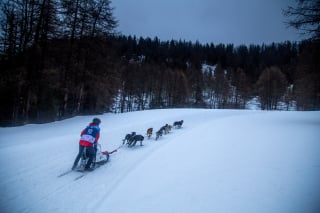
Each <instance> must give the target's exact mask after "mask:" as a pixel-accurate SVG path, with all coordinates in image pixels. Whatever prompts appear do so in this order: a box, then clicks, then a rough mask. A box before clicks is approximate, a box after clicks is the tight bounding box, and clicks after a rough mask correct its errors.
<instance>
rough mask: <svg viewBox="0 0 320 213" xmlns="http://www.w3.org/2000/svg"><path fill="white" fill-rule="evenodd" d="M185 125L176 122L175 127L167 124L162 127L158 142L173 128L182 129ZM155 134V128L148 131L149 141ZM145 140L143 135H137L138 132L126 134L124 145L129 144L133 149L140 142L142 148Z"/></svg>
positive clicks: (157, 137) (157, 136)
mask: <svg viewBox="0 0 320 213" xmlns="http://www.w3.org/2000/svg"><path fill="white" fill-rule="evenodd" d="M182 124H183V120H181V121H175V122H173V125H172V126H171V125H169V124H166V125H164V126H162V127H161V128H160V129H159V130H158V131H157V132H156V138H155V139H156V140H158V139H159V138H160V137H161V136H162V135H163V134H168V133H169V132H170V131H171V129H172V128H176V129H180V128H181V126H182ZM152 134H153V128H152V127H150V128H148V129H147V133H146V135H147V137H148V139H150V138H151V136H152ZM143 140H144V137H143V136H142V135H137V134H136V132H132V133H129V134H126V136H125V138H124V139H123V140H122V144H127V145H128V147H133V146H135V145H136V143H137V142H140V146H143V145H142V141H143Z"/></svg>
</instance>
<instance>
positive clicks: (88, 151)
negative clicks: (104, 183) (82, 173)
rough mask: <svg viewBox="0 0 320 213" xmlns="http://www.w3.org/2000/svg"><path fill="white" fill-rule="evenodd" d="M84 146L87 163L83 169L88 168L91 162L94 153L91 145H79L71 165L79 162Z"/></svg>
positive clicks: (74, 165)
mask: <svg viewBox="0 0 320 213" xmlns="http://www.w3.org/2000/svg"><path fill="white" fill-rule="evenodd" d="M85 148H86V156H87V157H88V158H89V159H88V161H87V165H86V166H85V169H88V168H90V166H91V163H92V161H93V158H94V155H95V149H94V147H92V146H81V145H79V153H78V155H77V157H76V159H75V160H74V163H73V167H76V166H77V165H78V162H79V160H80V158H81V156H82V154H83V152H84V149H85Z"/></svg>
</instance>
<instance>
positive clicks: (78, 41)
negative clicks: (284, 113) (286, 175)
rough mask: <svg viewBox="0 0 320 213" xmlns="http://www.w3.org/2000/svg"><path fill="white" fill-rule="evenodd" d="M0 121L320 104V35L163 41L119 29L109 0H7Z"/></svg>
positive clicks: (0, 52) (0, 51) (0, 44)
mask: <svg viewBox="0 0 320 213" xmlns="http://www.w3.org/2000/svg"><path fill="white" fill-rule="evenodd" d="M0 24H1V26H0V27H1V35H0V36H1V37H0V69H1V77H0V94H1V98H2V101H1V103H0V123H1V125H2V126H8V125H18V124H25V123H42V122H50V121H54V120H60V119H64V118H68V117H72V116H76V115H87V114H96V113H104V112H128V111H134V110H145V109H158V108H173V107H201V108H237V109H243V108H245V107H246V103H247V101H248V100H249V99H251V98H252V97H258V98H259V102H260V104H261V108H262V109H266V110H272V109H279V104H280V103H282V104H284V105H285V106H286V107H287V108H289V106H290V105H294V106H295V108H296V109H298V110H319V109H320V95H319V94H320V88H319V84H318V82H319V80H320V79H319V62H318V61H319V60H318V58H319V55H320V53H319V50H320V48H319V43H318V42H316V41H312V40H311V41H303V42H299V43H297V42H289V41H288V42H283V43H272V44H263V45H249V46H246V45H240V46H234V45H233V44H213V43H211V44H201V43H200V42H190V41H182V40H179V41H177V40H171V41H160V39H158V38H157V37H155V38H142V37H140V38H136V37H135V36H125V35H121V34H117V33H116V27H117V20H116V18H115V17H114V16H113V8H112V6H111V2H110V1H108V0H106V1H99V0H90V1H88V0H75V1H67V0H5V1H2V2H1V20H0Z"/></svg>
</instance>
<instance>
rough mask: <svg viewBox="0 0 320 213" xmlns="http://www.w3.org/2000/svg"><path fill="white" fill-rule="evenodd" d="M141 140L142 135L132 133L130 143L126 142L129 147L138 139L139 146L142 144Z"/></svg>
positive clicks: (142, 138)
mask: <svg viewBox="0 0 320 213" xmlns="http://www.w3.org/2000/svg"><path fill="white" fill-rule="evenodd" d="M143 140H144V137H143V136H142V135H134V136H133V137H132V138H131V140H130V143H129V144H128V146H130V147H132V146H135V145H136V143H137V142H138V141H140V146H143V145H142V141H143Z"/></svg>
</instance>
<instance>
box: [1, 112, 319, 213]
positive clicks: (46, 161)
mask: <svg viewBox="0 0 320 213" xmlns="http://www.w3.org/2000/svg"><path fill="white" fill-rule="evenodd" d="M99 117H100V118H101V120H102V123H101V125H100V126H101V138H100V143H101V145H102V147H103V150H108V151H112V150H114V149H116V148H118V147H119V146H120V145H121V143H122V139H123V137H124V136H125V134H126V133H130V132H132V131H136V132H137V133H139V134H143V135H144V134H145V132H146V130H147V128H149V127H153V128H154V129H155V130H158V129H159V128H160V127H161V126H163V125H164V124H166V123H168V124H172V123H173V122H174V121H176V120H181V119H183V120H184V124H183V126H182V128H181V129H173V130H172V131H171V132H170V133H169V134H167V135H163V137H161V138H160V139H159V140H157V141H156V140H155V136H154V135H153V136H152V138H151V139H150V140H148V139H145V141H144V146H142V147H140V146H135V147H134V148H128V147H126V146H122V147H121V148H119V149H118V152H115V153H113V154H112V155H111V156H110V162H109V163H107V164H106V165H105V166H103V167H100V168H98V169H97V170H96V171H94V172H92V173H88V174H86V175H85V176H84V177H82V178H80V179H78V180H76V181H75V180H74V179H75V178H76V177H78V176H79V174H81V173H77V172H73V173H70V174H68V175H65V176H63V177H59V178H58V177H57V176H58V175H59V174H61V173H63V172H64V171H67V170H68V169H70V168H71V166H72V163H73V160H74V158H75V156H76V154H77V151H78V140H79V134H80V131H81V130H82V128H84V127H85V126H86V125H87V124H88V123H89V122H90V121H91V120H92V118H93V116H82V117H75V118H72V119H68V120H64V121H59V122H53V123H48V124H41V125H26V126H22V127H12V128H0V135H1V137H0V156H1V157H0V158H1V162H2V166H1V167H0V188H1V196H0V211H1V212H3V213H17V212H24V213H27V212H30V213H43V212H46V213H50V212H52V213H53V212H54V213H59V212H61V213H65V212H91V213H104V212H112V213H125V212H128V213H129V212H130V213H138V212H139V213H146V212H153V213H158V212H159V213H160V212H161V213H169V212H172V213H173V212H184V213H188V212H190V213H194V212H202V213H206V212H207V213H211V212H218V213H219V212H221V213H222V212H224V213H232V212H237V213H239V212H244V213H245V212H259V213H263V212H266V213H267V212H268V213H269V212H273V213H280V212H281V213H283V212H290V213H300V212H308V213H316V212H318V210H320V205H319V202H318V201H319V196H320V191H319V188H320V187H319V177H320V153H319V150H320V144H319V138H320V133H319V127H320V112H277V111H273V112H266V111H255V110H206V109H171V110H170V109H169V110H149V111H139V112H131V113H122V114H103V115H101V116H99Z"/></svg>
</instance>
